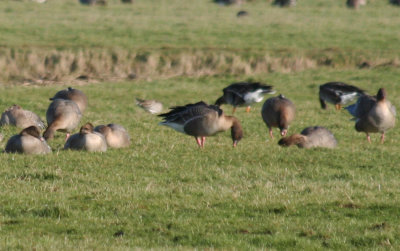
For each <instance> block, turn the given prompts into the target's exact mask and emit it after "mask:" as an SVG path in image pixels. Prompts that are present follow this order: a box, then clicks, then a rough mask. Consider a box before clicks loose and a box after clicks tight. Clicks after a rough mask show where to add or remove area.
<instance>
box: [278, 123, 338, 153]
mask: <svg viewBox="0 0 400 251" xmlns="http://www.w3.org/2000/svg"><path fill="white" fill-rule="evenodd" d="M278 144H279V145H281V146H292V145H297V146H298V147H299V148H311V147H326V148H335V147H336V146H337V140H336V138H335V136H334V135H333V133H332V132H330V131H329V130H328V129H326V128H324V127H321V126H313V127H307V128H305V129H304V130H303V131H301V133H300V134H293V135H291V136H289V137H285V138H282V139H280V140H279V142H278Z"/></svg>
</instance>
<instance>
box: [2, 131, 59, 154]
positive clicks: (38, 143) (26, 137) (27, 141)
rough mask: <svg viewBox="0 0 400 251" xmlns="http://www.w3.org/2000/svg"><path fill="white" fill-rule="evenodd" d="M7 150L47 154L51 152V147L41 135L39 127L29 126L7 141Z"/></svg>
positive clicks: (10, 151)
mask: <svg viewBox="0 0 400 251" xmlns="http://www.w3.org/2000/svg"><path fill="white" fill-rule="evenodd" d="M5 151H6V152H8V153H24V154H46V153H50V152H51V149H50V147H49V145H48V144H47V143H46V141H45V140H44V139H43V137H42V136H40V130H39V128H37V127H36V126H29V127H27V128H25V129H23V130H22V131H21V132H20V133H19V134H17V135H14V136H12V137H11V138H10V139H9V140H8V141H7V144H6V149H5Z"/></svg>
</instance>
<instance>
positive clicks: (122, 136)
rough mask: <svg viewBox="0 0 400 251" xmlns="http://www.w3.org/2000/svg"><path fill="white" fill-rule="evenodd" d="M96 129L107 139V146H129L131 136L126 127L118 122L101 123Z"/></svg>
mask: <svg viewBox="0 0 400 251" xmlns="http://www.w3.org/2000/svg"><path fill="white" fill-rule="evenodd" d="M94 131H96V132H98V133H101V134H102V135H103V136H104V138H105V139H106V142H107V146H109V147H112V148H122V147H128V146H129V145H130V144H131V138H130V136H129V134H128V132H127V131H126V129H125V128H124V127H123V126H121V125H118V124H108V125H99V126H96V127H95V128H94Z"/></svg>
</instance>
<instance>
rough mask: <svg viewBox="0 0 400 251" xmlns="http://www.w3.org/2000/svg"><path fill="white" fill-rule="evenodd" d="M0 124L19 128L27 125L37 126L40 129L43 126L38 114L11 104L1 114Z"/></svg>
mask: <svg viewBox="0 0 400 251" xmlns="http://www.w3.org/2000/svg"><path fill="white" fill-rule="evenodd" d="M0 125H1V126H3V125H13V126H16V127H19V128H27V127H29V126H37V127H39V128H40V129H44V128H45V126H44V123H43V121H42V119H41V118H40V117H39V116H38V115H36V114H35V113H33V112H31V111H28V110H24V109H22V107H21V106H19V105H12V106H11V107H9V108H7V109H6V110H5V111H4V112H3V113H2V114H1V119H0Z"/></svg>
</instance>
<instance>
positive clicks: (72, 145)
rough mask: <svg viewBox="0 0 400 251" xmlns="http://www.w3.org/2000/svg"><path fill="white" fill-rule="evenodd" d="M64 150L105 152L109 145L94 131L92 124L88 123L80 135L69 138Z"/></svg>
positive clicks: (82, 128)
mask: <svg viewBox="0 0 400 251" xmlns="http://www.w3.org/2000/svg"><path fill="white" fill-rule="evenodd" d="M64 149H72V150H86V151H88V152H105V151H107V143H106V140H105V138H104V136H103V135H102V134H100V133H98V132H94V131H93V125H92V124H91V123H86V124H85V125H84V126H82V127H81V129H80V131H79V133H76V134H74V135H72V136H71V137H69V138H68V140H67V142H66V143H65V145H64Z"/></svg>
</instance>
